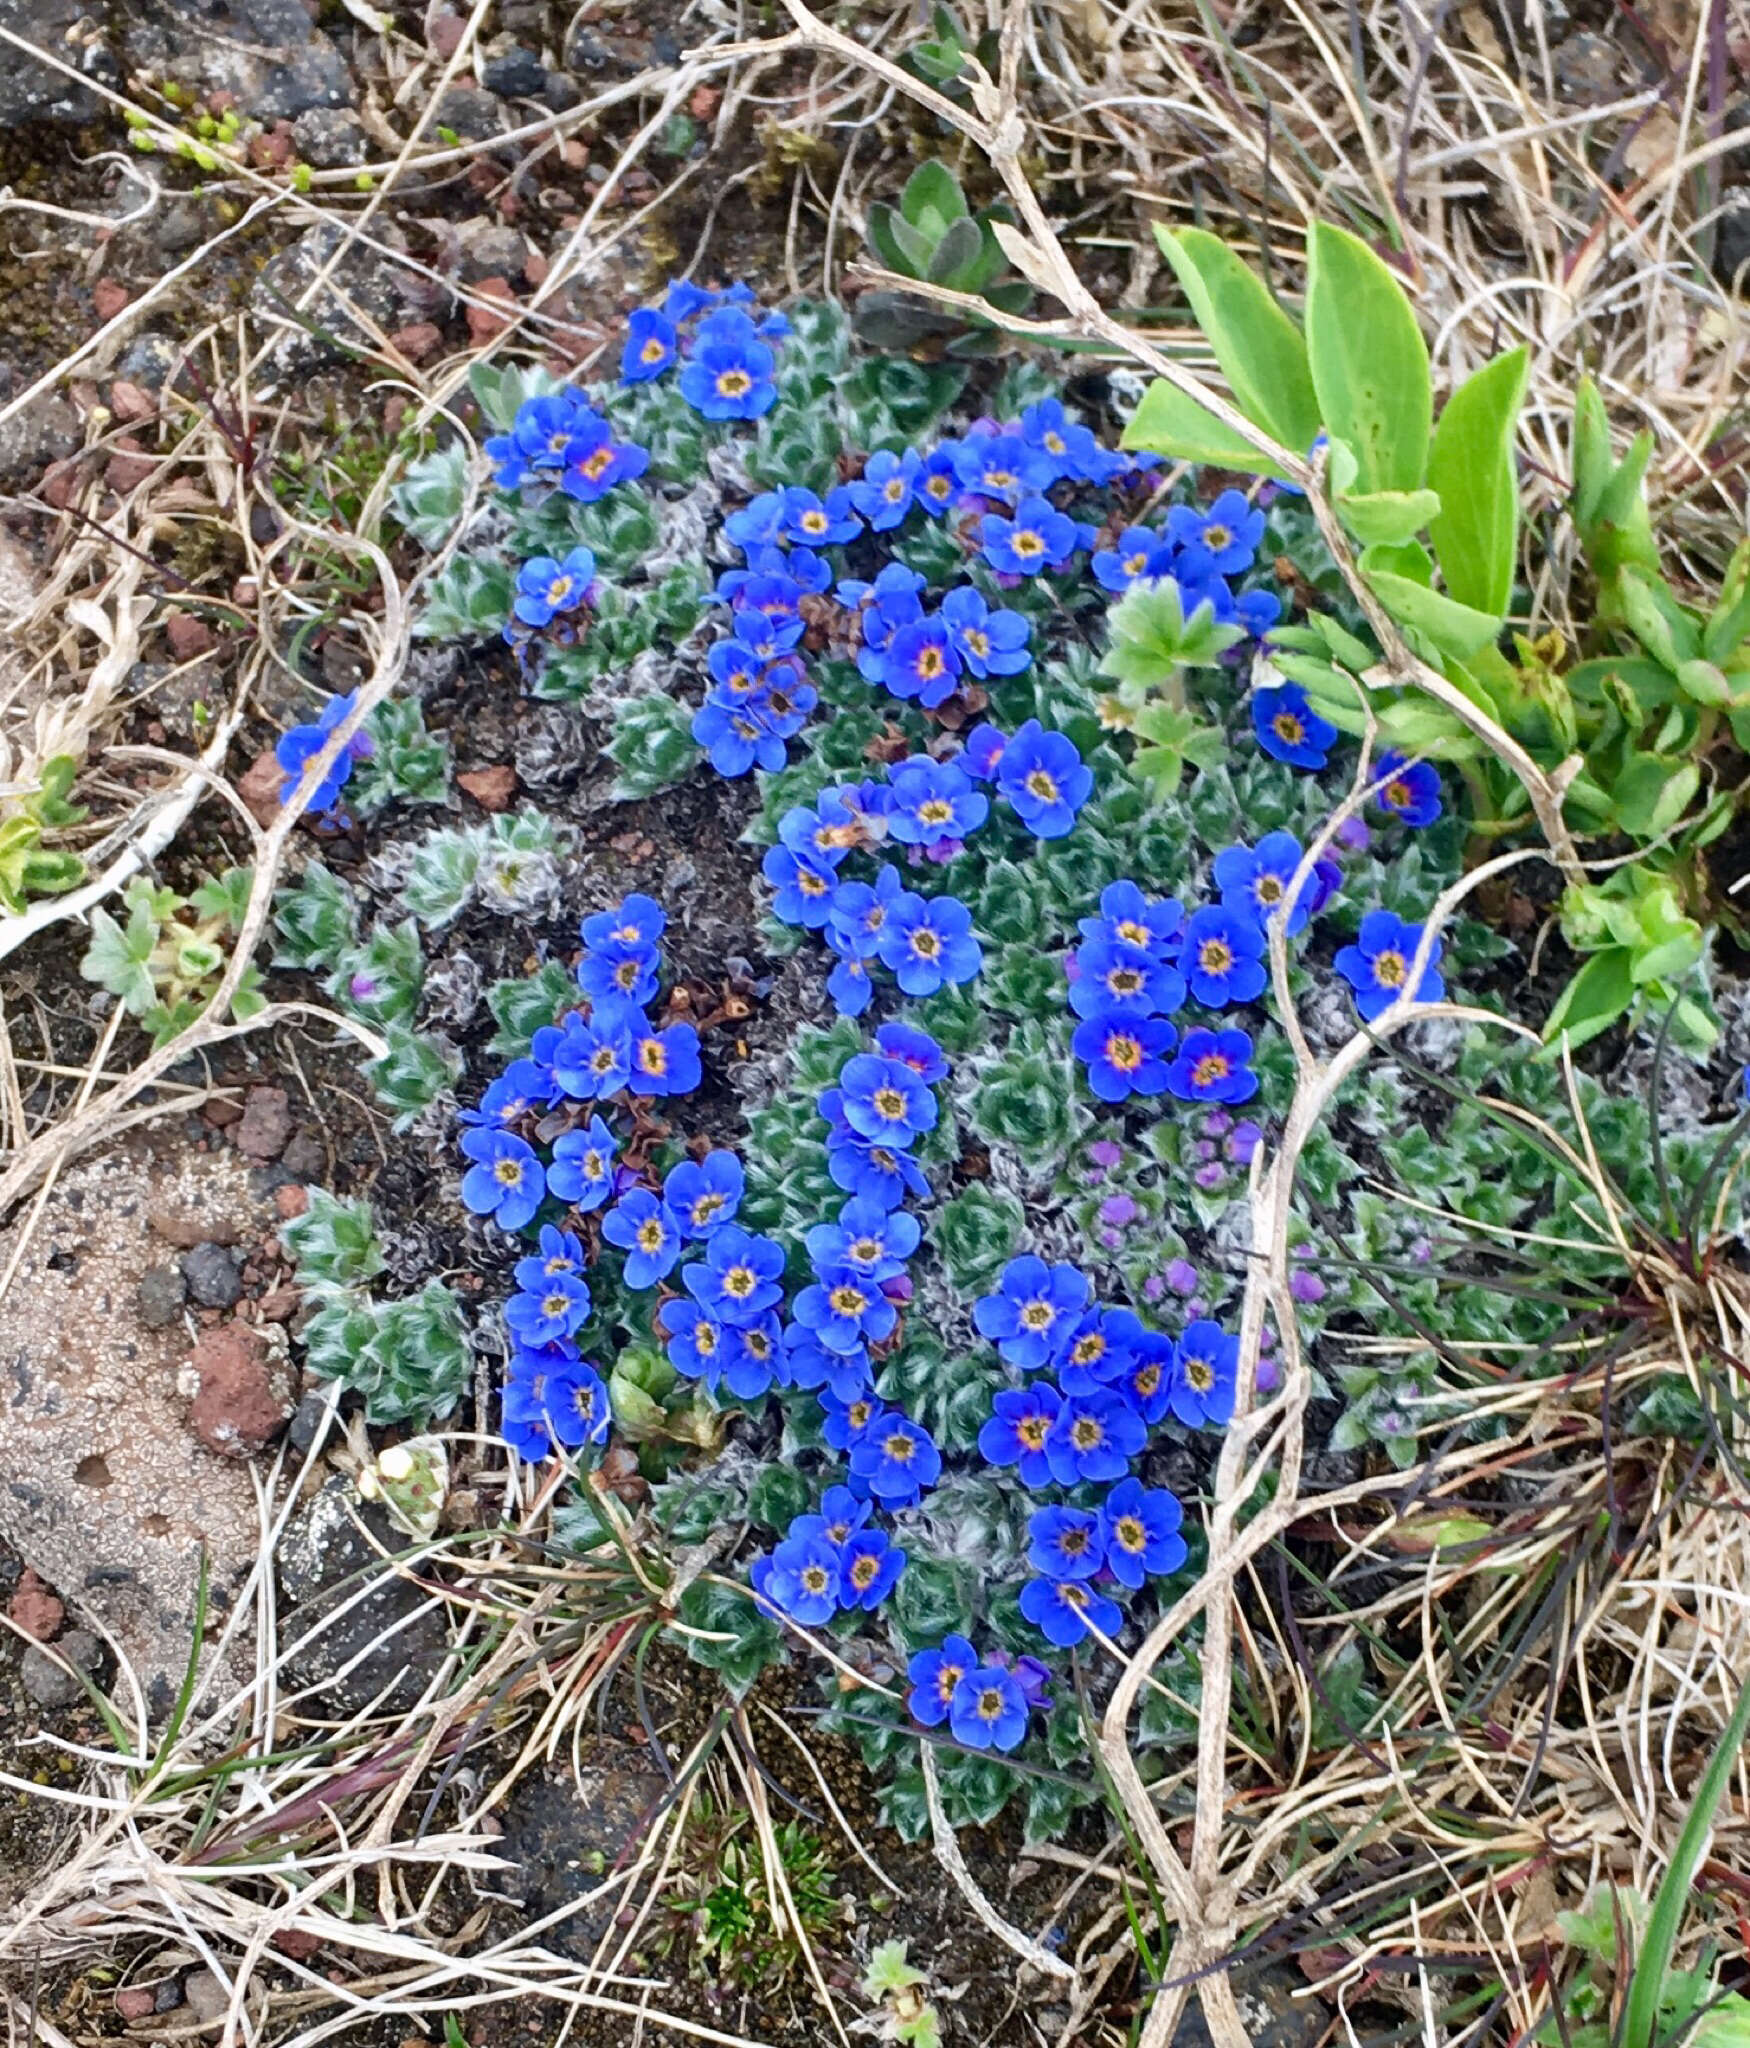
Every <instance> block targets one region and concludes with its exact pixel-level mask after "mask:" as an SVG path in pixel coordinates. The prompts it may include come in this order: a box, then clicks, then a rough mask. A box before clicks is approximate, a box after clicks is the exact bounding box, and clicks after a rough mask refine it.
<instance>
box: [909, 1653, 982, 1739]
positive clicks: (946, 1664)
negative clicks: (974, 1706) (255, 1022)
mask: <svg viewBox="0 0 1750 2048" xmlns="http://www.w3.org/2000/svg"><path fill="white" fill-rule="evenodd" d="M977 1669H978V1652H977V1651H976V1650H975V1649H974V1648H973V1647H972V1645H971V1644H970V1643H969V1642H968V1641H967V1640H966V1638H965V1637H964V1636H944V1637H943V1638H942V1646H941V1648H940V1649H937V1650H916V1651H914V1652H913V1653H912V1657H911V1661H910V1662H909V1663H908V1664H907V1665H906V1667H905V1675H906V1677H907V1678H909V1679H910V1680H911V1691H910V1693H909V1694H908V1695H907V1697H906V1702H905V1704H906V1710H907V1711H908V1712H909V1713H910V1715H911V1717H912V1719H913V1720H914V1721H918V1722H921V1723H922V1724H923V1726H924V1727H926V1728H939V1727H940V1726H941V1725H942V1723H943V1722H944V1721H945V1720H947V1718H948V1707H949V1703H950V1702H951V1701H952V1699H953V1697H954V1690H955V1687H956V1686H958V1685H959V1683H960V1681H961V1680H962V1679H963V1678H965V1677H966V1676H967V1675H968V1674H969V1673H971V1672H973V1671H976V1670H977Z"/></svg>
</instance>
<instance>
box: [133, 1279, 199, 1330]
mask: <svg viewBox="0 0 1750 2048" xmlns="http://www.w3.org/2000/svg"><path fill="white" fill-rule="evenodd" d="M187 1299H188V1288H187V1286H186V1284H185V1283H184V1281H183V1277H182V1268H181V1267H180V1266H148V1267H147V1268H146V1270H145V1272H143V1273H142V1274H141V1275H140V1284H139V1286H138V1287H137V1288H136V1289H135V1290H134V1300H135V1303H136V1305H137V1306H138V1308H139V1311H140V1320H141V1322H143V1323H144V1324H145V1325H146V1327H147V1329H148V1330H168V1329H169V1328H170V1326H171V1324H172V1323H174V1322H177V1321H179V1320H180V1319H181V1316H182V1305H183V1303H184V1302H185V1301H186V1300H187Z"/></svg>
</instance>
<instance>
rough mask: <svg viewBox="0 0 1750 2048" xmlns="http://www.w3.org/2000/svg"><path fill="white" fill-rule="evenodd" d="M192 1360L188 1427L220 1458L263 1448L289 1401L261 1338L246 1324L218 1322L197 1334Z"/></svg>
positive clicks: (278, 1426)
mask: <svg viewBox="0 0 1750 2048" xmlns="http://www.w3.org/2000/svg"><path fill="white" fill-rule="evenodd" d="M192 1363H193V1366H194V1370H195V1373H196V1376H197V1377H198V1379H199V1381H200V1391H199V1393H197V1394H196V1395H195V1397H194V1400H193V1402H192V1403H191V1404H190V1407H189V1411H188V1426H189V1428H190V1429H192V1430H193V1431H194V1433H195V1435H196V1436H197V1437H199V1438H200V1440H201V1442H202V1443H203V1444H205V1445H206V1447H207V1449H208V1450H209V1451H213V1452H216V1453H217V1454H218V1455H219V1456H220V1457H221V1458H247V1457H249V1456H250V1455H251V1454H252V1453H253V1452H256V1451H260V1450H265V1449H266V1448H267V1446H268V1445H269V1444H270V1443H271V1442H272V1441H273V1439H274V1438H275V1437H276V1436H278V1434H279V1433H280V1431H281V1430H282V1429H283V1428H284V1427H285V1425H286V1423H287V1421H288V1420H289V1419H290V1417H291V1413H292V1409H293V1405H294V1404H293V1402H292V1399H291V1395H290V1392H289V1390H288V1388H287V1386H286V1383H285V1373H284V1371H283V1369H276V1367H275V1366H274V1365H273V1363H272V1362H271V1360H270V1358H269V1354H268V1348H267V1344H266V1342H265V1340H264V1339H263V1338H262V1337H261V1336H259V1335H258V1334H257V1333H256V1332H255V1331H254V1330H252V1329H250V1328H249V1327H248V1326H247V1325H246V1324H243V1323H222V1324H220V1325H219V1326H218V1327H217V1328H215V1329H210V1330H203V1331H202V1332H201V1334H200V1338H199V1340H198V1342H197V1343H196V1345H195V1347H194V1358H193V1361H192Z"/></svg>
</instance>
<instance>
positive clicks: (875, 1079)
mask: <svg viewBox="0 0 1750 2048" xmlns="http://www.w3.org/2000/svg"><path fill="white" fill-rule="evenodd" d="M839 1089H840V1092H841V1094H842V1097H843V1112H842V1113H843V1116H844V1119H845V1122H846V1123H848V1124H849V1125H850V1127H851V1129H852V1130H853V1131H855V1132H856V1134H857V1136H858V1137H859V1138H868V1139H870V1140H871V1141H872V1142H873V1143H876V1144H883V1145H894V1146H908V1145H910V1144H911V1142H912V1140H913V1139H914V1138H918V1137H921V1136H922V1135H923V1133H924V1132H925V1131H933V1130H934V1129H935V1128H936V1119H937V1117H938V1115H939V1114H940V1111H939V1109H938V1107H937V1103H936V1098H935V1096H934V1095H932V1094H931V1093H930V1090H929V1089H928V1087H927V1086H926V1085H925V1084H924V1082H923V1081H922V1080H921V1079H920V1078H919V1076H918V1075H917V1074H916V1073H915V1072H914V1071H913V1069H912V1068H910V1067H908V1066H907V1065H906V1064H905V1062H904V1061H903V1060H891V1059H888V1058H887V1057H886V1055H885V1054H883V1053H878V1052H860V1053H854V1054H853V1055H852V1056H851V1058H849V1059H848V1060H846V1062H845V1064H844V1066H843V1068H842V1069H841V1070H840V1073H839Z"/></svg>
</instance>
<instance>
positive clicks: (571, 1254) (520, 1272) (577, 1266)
mask: <svg viewBox="0 0 1750 2048" xmlns="http://www.w3.org/2000/svg"><path fill="white" fill-rule="evenodd" d="M547 1185H548V1187H549V1188H552V1187H553V1173H552V1169H551V1168H549V1169H548V1171H547ZM554 1192H555V1193H557V1190H556V1189H555V1190H554ZM583 1268H584V1256H583V1246H582V1244H581V1243H580V1242H579V1240H578V1239H577V1238H576V1237H574V1236H573V1235H572V1233H571V1232H570V1231H569V1230H561V1229H560V1228H559V1226H558V1225H557V1224H556V1223H543V1224H542V1225H541V1248H540V1250H539V1251H538V1252H531V1253H530V1254H529V1256H528V1257H527V1258H522V1259H518V1260H517V1262H516V1284H517V1285H518V1286H519V1287H521V1288H523V1289H524V1290H525V1291H528V1292H533V1290H534V1289H535V1288H537V1287H539V1286H540V1285H541V1283H542V1282H543V1281H545V1280H551V1279H552V1277H553V1275H554V1274H555V1273H581V1272H582V1271H583Z"/></svg>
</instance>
